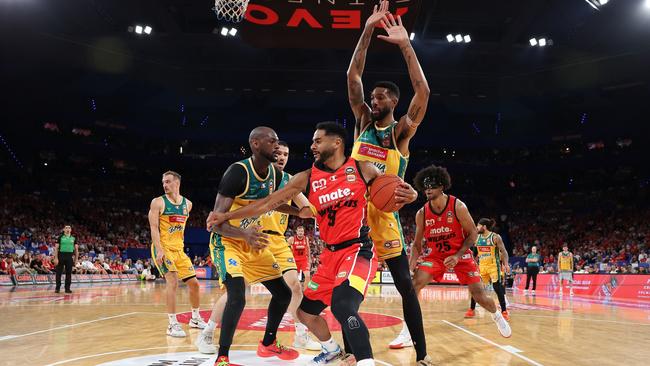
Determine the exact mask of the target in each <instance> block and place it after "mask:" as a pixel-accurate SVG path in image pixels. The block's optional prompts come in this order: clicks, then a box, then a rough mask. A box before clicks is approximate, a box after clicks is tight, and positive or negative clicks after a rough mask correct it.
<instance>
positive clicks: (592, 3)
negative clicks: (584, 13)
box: [585, 0, 609, 10]
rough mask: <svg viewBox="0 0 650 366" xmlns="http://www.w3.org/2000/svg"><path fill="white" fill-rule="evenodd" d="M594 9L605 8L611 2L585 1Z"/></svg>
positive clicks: (603, 0) (600, 0)
mask: <svg viewBox="0 0 650 366" xmlns="http://www.w3.org/2000/svg"><path fill="white" fill-rule="evenodd" d="M585 1H586V2H587V4H589V5H590V6H591V7H592V8H594V9H596V10H600V8H601V7H602V6H605V5H607V4H608V3H609V0H585Z"/></svg>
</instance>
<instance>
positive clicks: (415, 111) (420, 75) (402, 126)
mask: <svg viewBox="0 0 650 366" xmlns="http://www.w3.org/2000/svg"><path fill="white" fill-rule="evenodd" d="M400 50H401V51H402V55H403V56H404V60H405V61H406V66H407V68H408V73H409V77H410V78H411V85H412V86H413V91H414V92H415V94H414V95H413V98H412V99H411V104H409V108H408V111H407V113H406V115H404V116H402V118H400V120H399V123H398V125H397V131H396V132H397V137H398V139H400V138H407V139H409V140H410V138H411V137H413V136H414V135H415V131H416V130H417V128H418V126H420V123H422V120H423V119H424V114H425V113H426V111H427V105H428V103H429V93H430V90H429V84H428V83H427V79H426V77H425V76H424V71H423V70H422V67H421V66H420V62H418V58H417V56H416V55H415V50H414V49H413V46H412V45H411V42H409V41H407V42H406V43H405V44H404V45H400ZM398 142H399V141H398Z"/></svg>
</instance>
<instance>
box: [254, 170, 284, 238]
mask: <svg viewBox="0 0 650 366" xmlns="http://www.w3.org/2000/svg"><path fill="white" fill-rule="evenodd" d="M289 179H291V174H289V173H285V172H282V179H281V180H280V183H279V184H278V188H277V189H280V188H282V187H284V186H285V185H286V184H287V182H289ZM287 204H291V201H289V202H287ZM264 216H268V217H267V218H264ZM260 219H262V220H258V225H261V226H262V230H267V231H273V232H274V233H276V234H281V235H284V232H285V231H287V227H288V226H289V215H287V214H285V213H282V212H278V211H270V212H267V213H265V214H263V215H262V216H261V217H260ZM262 221H263V222H262Z"/></svg>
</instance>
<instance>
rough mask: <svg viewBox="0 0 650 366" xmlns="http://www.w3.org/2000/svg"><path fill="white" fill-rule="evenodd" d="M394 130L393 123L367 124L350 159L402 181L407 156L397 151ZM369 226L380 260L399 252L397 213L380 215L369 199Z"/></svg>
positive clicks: (401, 240)
mask: <svg viewBox="0 0 650 366" xmlns="http://www.w3.org/2000/svg"><path fill="white" fill-rule="evenodd" d="M396 127H397V122H396V121H395V122H393V123H392V124H391V125H390V126H388V127H377V126H376V125H375V124H374V123H371V124H370V125H368V127H366V128H365V129H364V130H363V131H362V132H361V134H360V135H359V138H357V140H356V141H355V142H354V146H353V147H352V157H353V158H354V159H356V160H359V161H369V162H371V163H373V164H375V165H376V166H377V167H378V168H379V170H381V171H382V172H384V173H385V174H395V175H397V176H399V177H400V178H402V179H404V173H405V172H406V166H407V164H408V157H407V156H403V155H402V153H400V151H399V150H398V149H397V142H396V141H397V140H396V138H395V128H396ZM368 226H370V237H371V238H372V241H373V242H374V243H375V248H377V257H378V258H379V260H386V259H390V258H394V257H397V256H399V255H400V254H401V253H402V249H403V248H405V243H404V236H403V234H402V224H401V223H400V220H399V214H398V213H397V212H382V211H380V210H378V209H377V208H376V207H375V206H374V205H373V204H372V202H370V200H368Z"/></svg>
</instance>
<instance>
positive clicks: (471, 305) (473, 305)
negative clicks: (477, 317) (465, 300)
mask: <svg viewBox="0 0 650 366" xmlns="http://www.w3.org/2000/svg"><path fill="white" fill-rule="evenodd" d="M470 298H471V299H472V301H470V303H469V308H470V309H472V310H476V300H474V298H473V297H472V295H470Z"/></svg>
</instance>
